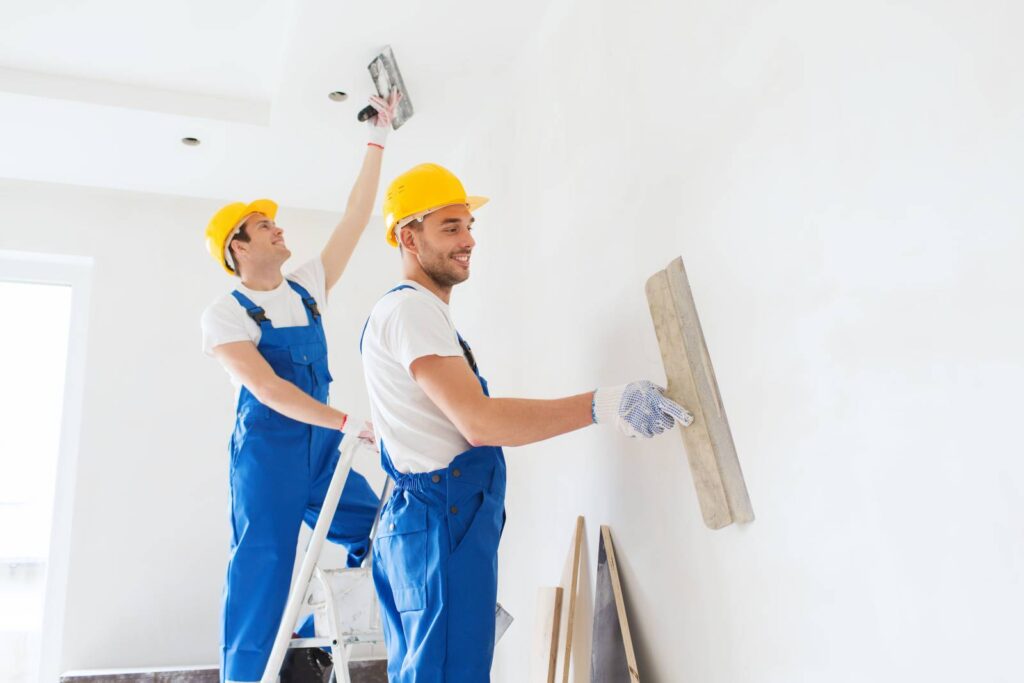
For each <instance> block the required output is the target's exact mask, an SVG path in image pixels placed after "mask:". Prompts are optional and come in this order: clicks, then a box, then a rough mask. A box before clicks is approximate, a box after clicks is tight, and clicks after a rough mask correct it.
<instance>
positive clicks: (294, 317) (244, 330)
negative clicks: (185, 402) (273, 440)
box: [201, 258, 327, 386]
mask: <svg viewBox="0 0 1024 683" xmlns="http://www.w3.org/2000/svg"><path fill="white" fill-rule="evenodd" d="M287 280H292V281H294V282H296V283H298V284H300V285H302V286H303V287H304V288H305V289H306V291H307V292H309V294H310V296H312V297H313V299H315V300H316V304H317V308H319V309H320V311H321V312H323V311H326V310H327V287H326V282H325V279H324V266H323V262H322V261H321V260H320V259H319V258H315V259H312V260H311V261H307V262H306V263H304V264H302V265H301V266H299V268H298V269H296V270H294V271H292V272H290V273H288V274H286V275H285V276H284V280H282V281H281V284H280V285H278V286H277V287H276V288H275V289H272V290H270V291H267V292H260V291H256V290H254V289H249V288H248V287H246V286H245V285H243V284H242V283H241V282H239V283H238V286H237V287H236V289H237V290H238V291H239V292H241V293H242V294H244V295H245V296H247V297H249V299H250V300H251V301H252V302H253V303H254V304H256V305H257V306H260V307H261V308H262V309H263V312H264V313H265V314H266V316H267V318H269V319H270V322H271V323H272V324H273V325H274V327H304V326H305V325H308V324H309V318H308V317H307V316H306V305H305V304H304V303H302V297H301V296H299V294H298V292H296V291H295V290H293V289H292V288H291V286H290V285H289V284H288V282H287ZM201 326H202V330H203V353H205V354H206V355H208V356H209V355H213V349H214V348H215V347H217V346H220V345H221V344H230V343H231V342H239V341H251V342H252V343H253V344H256V345H259V343H260V337H261V336H262V333H261V331H260V326H259V325H257V324H256V322H255V321H254V320H253V319H252V318H251V317H249V314H248V312H246V310H245V308H244V307H243V306H242V304H240V303H239V302H238V300H237V299H235V297H233V296H232V295H231V293H230V292H229V293H227V294H224V295H223V296H221V297H219V298H218V299H217V300H216V301H214V302H213V303H212V304H210V305H209V306H207V307H206V310H205V311H203V316H202V321H201ZM231 381H232V383H234V384H235V385H236V386H238V384H239V382H238V380H237V379H236V378H235V377H232V378H231Z"/></svg>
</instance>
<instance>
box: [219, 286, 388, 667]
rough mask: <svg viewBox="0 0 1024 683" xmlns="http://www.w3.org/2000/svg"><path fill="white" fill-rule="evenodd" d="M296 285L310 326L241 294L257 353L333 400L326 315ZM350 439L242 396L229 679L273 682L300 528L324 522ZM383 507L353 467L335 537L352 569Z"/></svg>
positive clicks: (234, 445) (235, 455)
mask: <svg viewBox="0 0 1024 683" xmlns="http://www.w3.org/2000/svg"><path fill="white" fill-rule="evenodd" d="M288 284H289V285H290V286H291V288H292V289H293V290H294V291H295V292H296V293H298V295H299V296H301V297H302V300H303V303H304V304H305V307H306V317H307V319H308V320H309V324H308V325H306V326H303V327H279V328H278V327H274V326H273V325H272V324H271V322H270V320H269V319H268V318H267V316H266V315H265V313H264V311H263V309H262V308H260V307H259V306H256V305H255V304H254V303H253V302H252V300H250V299H249V298H248V297H246V296H245V295H244V294H242V293H240V292H238V291H235V292H232V295H233V296H234V297H235V299H237V300H238V303H240V304H241V305H242V306H243V307H244V308H245V310H246V311H247V312H248V314H249V316H250V317H251V318H252V319H253V320H254V321H256V323H257V324H258V325H259V326H260V331H261V333H262V336H261V337H260V343H259V345H258V347H257V349H258V350H259V352H260V354H262V356H263V357H264V358H265V359H266V360H267V362H268V363H269V364H270V366H271V367H272V368H273V369H274V372H275V373H277V376H278V377H281V378H282V379H285V380H288V381H289V382H292V383H293V384H295V385H296V386H297V387H299V388H300V389H301V390H302V391H304V392H306V393H307V394H309V395H310V396H312V397H313V398H315V399H316V400H318V401H320V402H321V403H327V394H328V385H329V384H330V382H331V374H330V372H329V371H328V369H327V341H326V338H325V337H324V329H323V323H322V321H321V318H320V312H319V311H318V310H317V306H316V301H315V300H314V299H313V298H312V297H311V296H310V295H309V292H307V291H306V290H305V289H304V288H303V287H302V286H300V285H298V284H296V283H295V282H292V281H290V280H289V281H288ZM354 428H356V429H358V426H355V427H354ZM342 438H344V434H342V432H341V431H339V430H336V429H325V428H323V427H315V426H313V425H309V424H305V423H303V422H298V421H296V420H293V419H291V418H289V417H285V416H284V415H282V414H280V413H278V412H275V411H274V410H272V409H271V408H270V407H268V406H266V405H264V404H262V403H260V402H259V401H258V400H257V399H256V397H255V396H253V394H252V393H251V392H250V391H249V390H248V389H247V388H246V387H244V386H243V387H242V389H241V392H240V393H239V396H238V409H237V414H236V419H235V429H234V432H233V433H232V435H231V470H230V480H231V529H232V537H231V559H230V561H229V562H228V571H227V582H226V584H225V587H224V611H223V633H222V641H221V642H222V650H221V680H222V681H223V680H225V679H226V680H231V681H258V680H260V678H261V677H262V676H263V669H264V667H265V666H266V663H267V659H268V658H269V657H270V650H271V648H272V647H273V641H274V636H275V634H276V632H277V626H278V621H279V620H280V618H281V613H282V612H283V610H284V604H285V601H286V600H287V597H288V589H289V585H290V583H291V577H292V569H293V567H294V564H295V546H296V543H297V541H298V535H299V529H300V526H301V524H302V522H305V523H306V524H308V525H309V526H311V527H312V526H314V525H315V524H316V520H317V517H318V516H319V514H320V507H321V505H322V503H323V500H324V496H325V495H326V494H327V487H328V485H329V484H330V481H331V475H332V474H333V473H334V469H335V466H336V465H337V463H338V457H339V452H338V447H339V445H340V444H341V440H342ZM352 438H355V437H352ZM377 504H378V500H377V496H376V495H375V494H374V493H373V490H372V489H371V488H370V485H369V484H368V483H367V481H366V479H364V478H363V476H362V475H361V474H359V473H357V472H356V471H355V470H352V471H351V473H350V474H349V476H348V480H347V481H346V482H345V488H344V490H343V491H342V494H341V502H340V503H339V505H338V509H337V512H335V515H334V521H333V522H332V523H331V529H330V532H329V534H328V538H329V539H330V540H331V541H333V542H335V543H340V544H341V545H343V546H345V548H346V549H347V550H348V553H349V555H348V564H349V566H358V565H359V564H360V563H361V561H362V559H363V557H364V556H365V555H366V553H367V549H368V546H369V535H370V528H371V527H372V526H373V519H374V516H375V515H376V512H377Z"/></svg>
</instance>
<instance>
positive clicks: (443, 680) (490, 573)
mask: <svg viewBox="0 0 1024 683" xmlns="http://www.w3.org/2000/svg"><path fill="white" fill-rule="evenodd" d="M407 287H408V285H402V286H399V287H396V288H395V289H392V290H391V292H395V291H398V290H400V289H405V288H407ZM391 292H389V294H390V293H391ZM364 332H365V328H364ZM458 339H459V343H460V344H461V345H462V347H463V349H464V351H465V353H466V359H467V361H469V363H470V366H471V367H472V368H473V372H474V373H475V374H476V376H477V378H478V379H479V380H480V385H481V387H483V391H484V394H485V395H489V394H488V389H487V382H486V380H484V378H483V377H481V376H480V374H479V372H477V368H476V363H475V361H474V360H473V356H472V352H471V351H470V349H469V345H468V344H466V342H465V341H464V340H463V339H462V337H461V336H459V337H458ZM360 346H361V342H360ZM380 454H381V465H382V466H383V467H384V470H385V471H386V472H387V473H388V475H389V476H390V477H391V478H392V479H393V480H394V482H395V488H394V491H393V493H392V495H391V497H390V499H389V500H388V501H387V503H386V504H385V506H384V508H383V510H382V512H381V518H380V523H379V526H378V528H377V538H376V540H375V541H374V544H373V579H374V584H375V585H376V588H377V596H378V598H379V600H380V607H381V616H382V622H383V625H384V639H385V642H386V644H387V650H388V678H389V680H390V682H391V683H486V682H487V681H489V680H490V670H491V659H492V657H493V654H494V612H495V608H496V605H497V598H498V542H499V541H500V539H501V532H502V529H503V528H504V524H505V456H504V454H503V453H502V450H501V448H498V447H494V446H481V447H476V448H471V449H470V450H468V451H466V452H464V453H461V454H459V455H458V456H456V457H455V459H454V460H452V462H451V464H450V465H448V467H445V468H444V469H439V470H434V471H433V472H426V473H417V474H403V473H401V472H399V471H397V470H396V469H395V466H394V464H393V463H392V461H391V457H390V456H389V455H388V452H387V447H386V444H384V443H381V444H380Z"/></svg>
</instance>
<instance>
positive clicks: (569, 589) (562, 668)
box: [557, 517, 583, 683]
mask: <svg viewBox="0 0 1024 683" xmlns="http://www.w3.org/2000/svg"><path fill="white" fill-rule="evenodd" d="M582 549H583V517H577V518H576V530H575V532H574V533H573V540H572V545H571V546H570V547H569V556H568V557H567V558H566V565H565V569H564V571H563V572H562V602H563V606H564V607H565V609H563V610H562V618H561V624H560V627H559V629H558V639H559V643H560V645H559V649H558V662H557V671H559V672H560V675H559V677H558V680H559V681H561V683H569V668H570V664H571V663H572V637H573V627H574V626H575V622H576V593H577V592H578V591H579V577H580V559H581V552H582Z"/></svg>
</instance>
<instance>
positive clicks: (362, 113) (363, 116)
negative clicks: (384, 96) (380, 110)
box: [356, 104, 377, 121]
mask: <svg viewBox="0 0 1024 683" xmlns="http://www.w3.org/2000/svg"><path fill="white" fill-rule="evenodd" d="M376 115H377V110H376V109H374V108H373V106H372V105H369V104H368V105H366V106H365V107H363V108H362V109H360V110H359V114H358V115H357V116H356V118H357V119H359V120H360V121H369V120H370V119H372V118H373V117H374V116H376Z"/></svg>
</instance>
